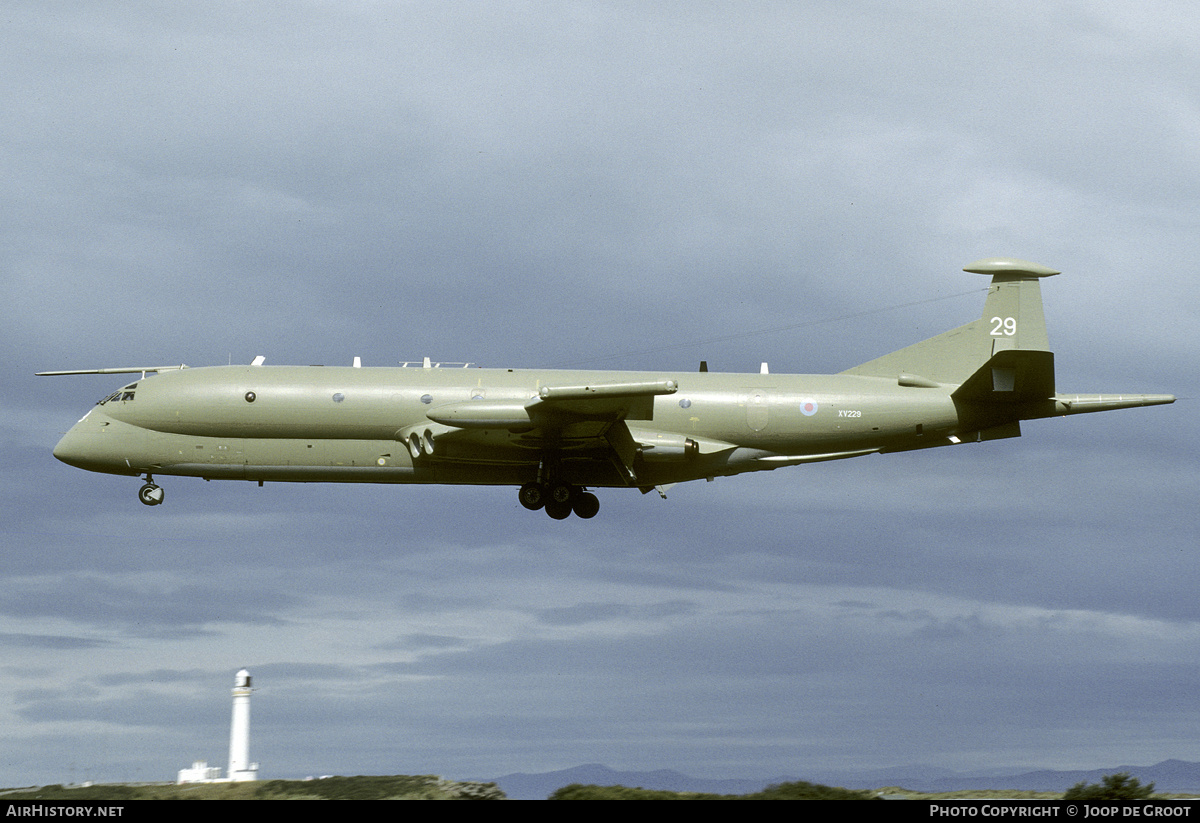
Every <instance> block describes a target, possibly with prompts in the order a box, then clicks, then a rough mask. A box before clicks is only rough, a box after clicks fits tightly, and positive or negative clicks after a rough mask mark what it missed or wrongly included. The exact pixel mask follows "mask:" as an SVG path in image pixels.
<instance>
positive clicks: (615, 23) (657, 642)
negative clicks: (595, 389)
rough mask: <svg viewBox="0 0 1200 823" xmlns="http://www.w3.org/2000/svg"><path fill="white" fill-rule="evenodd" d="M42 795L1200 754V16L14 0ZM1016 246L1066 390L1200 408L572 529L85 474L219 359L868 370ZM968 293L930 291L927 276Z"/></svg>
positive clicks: (19, 504) (1080, 424)
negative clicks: (147, 490) (136, 389)
mask: <svg viewBox="0 0 1200 823" xmlns="http://www.w3.org/2000/svg"><path fill="white" fill-rule="evenodd" d="M0 42H2V43H3V47H2V48H0V106H2V109H3V111H4V116H3V118H0V174H2V178H3V180H4V185H3V186H2V187H0V215H2V217H0V287H2V292H0V299H2V301H3V302H2V305H3V308H2V311H3V318H4V322H3V323H0V340H2V341H3V346H2V348H0V357H2V358H3V369H4V375H5V378H4V381H5V382H4V388H5V391H4V392H3V393H2V394H0V407H2V408H0V411H2V413H3V416H4V419H5V420H6V421H7V425H6V426H5V427H4V430H3V432H2V433H0V449H2V454H3V460H4V463H5V465H6V467H7V470H6V471H5V472H4V473H3V475H2V476H0V489H3V492H2V494H0V504H2V505H3V511H2V519H0V534H2V535H3V545H4V562H3V564H2V571H0V727H3V728H4V730H5V733H4V734H3V735H2V736H0V785H4V786H13V785H24V784H30V783H50V782H60V781H67V780H81V779H94V780H126V779H141V780H165V779H173V778H174V776H175V772H176V771H177V770H178V769H180V768H182V767H185V766H189V765H190V764H191V762H192V761H193V760H208V761H209V762H210V763H214V764H218V765H221V766H224V765H225V763H226V758H227V753H228V722H229V689H230V688H231V687H232V686H233V676H234V673H235V672H236V671H237V669H238V668H240V667H243V666H245V667H248V668H249V669H250V671H251V672H252V674H253V675H254V677H255V685H256V686H257V687H258V690H257V691H256V692H255V695H254V698H253V731H252V741H251V757H252V759H254V760H257V761H259V762H261V764H262V774H263V776H265V777H300V776H304V775H308V774H328V773H341V774H359V773H365V774H395V773H413V774H424V773H436V774H442V775H445V776H447V777H451V778H470V777H489V776H497V775H501V774H505V773H509V772H515V771H525V772H534V771H548V770H554V769H561V768H565V767H569V766H573V765H577V764H581V763H589V762H602V763H605V764H607V765H609V766H612V767H614V768H619V769H654V768H671V769H676V770H679V771H682V772H685V773H689V774H693V775H698V776H705V777H760V778H769V777H773V776H776V775H780V774H791V775H797V776H801V777H802V776H803V775H804V774H805V773H806V772H813V771H816V770H825V769H829V768H864V769H865V768H874V767H882V766H889V765H894V764H900V763H928V764H931V765H937V766H945V767H949V768H953V769H960V770H966V769H973V768H983V767H989V766H998V765H1014V766H1031V767H1032V766H1044V767H1049V768H1099V767H1105V766H1113V765H1118V764H1149V763H1153V762H1156V761H1159V760H1162V759H1165V758H1172V757H1175V758H1182V759H1185V760H1194V761H1200V702H1198V700H1197V696H1198V689H1197V684H1198V683H1200V600H1198V598H1197V590H1198V589H1200V553H1198V551H1197V550H1198V548H1200V546H1198V545H1197V544H1198V542H1200V541H1198V540H1197V516H1196V507H1197V497H1198V494H1197V493H1198V492H1200V478H1198V473H1197V460H1198V458H1200V427H1198V426H1197V419H1196V415H1195V412H1194V408H1193V406H1192V402H1193V398H1195V397H1196V396H1197V383H1198V378H1197V374H1196V360H1197V350H1198V346H1197V343H1198V340H1200V330H1198V328H1197V321H1196V318H1197V317H1200V299H1198V298H1197V293H1198V291H1197V286H1196V277H1197V272H1196V261H1197V260H1200V54H1198V53H1197V50H1196V43H1197V42H1200V15H1197V13H1196V10H1195V7H1194V4H1192V3H1185V2H1155V1H1154V0H1138V2H1136V3H1134V2H1128V3H1106V4H1098V3H1090V2H1082V0H1080V2H1053V1H1051V2H1046V3H1038V4H1029V3H1018V2H1000V3H995V2H979V3H969V4H968V3H960V2H938V1H937V0H926V2H922V3H919V4H911V3H901V4H897V3H891V2H837V3H833V2H757V3H756V2H738V3H709V2H659V3H650V2H645V3H634V2H600V1H599V0H596V1H595V2H586V1H585V0H579V2H544V3H522V2H511V1H508V2H498V3H488V2H461V3H444V2H398V1H395V2H389V1H388V0H377V1H376V2H353V1H351V2H337V3H334V2H315V1H313V2H300V1H299V0H298V1H297V2H289V3H248V2H220V1H219V0H218V1H217V2H209V3H202V4H182V3H174V2H162V3H155V2H129V0H121V1H120V2H96V0H88V2H59V3H51V4H46V3H42V2H36V3H35V2H0ZM996 255H1012V256H1016V257H1021V258H1025V259H1029V260H1034V261H1036V262H1038V263H1042V264H1045V265H1049V266H1052V267H1054V268H1057V269H1061V270H1062V272H1063V274H1062V276H1060V277H1055V278H1053V279H1051V280H1048V281H1045V283H1044V288H1043V296H1044V300H1045V306H1046V315H1047V320H1048V324H1049V333H1050V340H1051V344H1052V347H1053V348H1054V349H1055V351H1056V365H1057V376H1058V387H1059V389H1060V390H1063V391H1082V392H1101V391H1105V392H1108V391H1112V392H1121V391H1124V392H1147V393H1174V394H1176V395H1178V396H1179V397H1180V398H1181V400H1180V402H1178V403H1176V404H1175V405H1173V406H1163V407H1156V408H1151V409H1139V410H1131V411H1119V412H1110V413H1106V414H1099V415H1092V416H1087V417H1073V418H1069V419H1062V420H1058V419H1055V420H1046V421H1037V422H1033V423H1026V424H1025V425H1024V427H1023V431H1024V437H1022V438H1021V439H1019V440H1006V441H999V442H992V443H986V444H979V445H971V446H962V447H958V448H952V449H940V450H933V451H928V452H924V453H911V454H899V455H889V456H884V457H880V456H871V457H865V458H861V459H858V460H849V461H841V462H836V463H824V464H814V465H811V466H807V467H798V468H790V469H783V470H780V471H777V472H772V473H764V474H761V475H752V476H746V477H741V478H732V479H721V480H718V481H716V482H714V483H711V484H710V483H695V484H684V485H681V486H678V487H676V488H674V489H672V490H671V492H670V494H669V499H668V500H666V501H663V500H661V499H659V497H658V495H656V494H650V495H646V496H642V495H639V494H638V493H636V492H623V491H619V490H602V491H601V492H600V497H601V500H602V504H603V508H602V511H601V513H600V515H599V516H598V517H597V518H595V519H594V520H590V521H583V520H580V519H578V518H572V519H570V520H567V521H563V522H556V521H553V520H551V519H550V518H548V517H546V516H545V515H543V514H536V513H530V512H527V511H526V510H524V509H523V508H521V507H520V506H519V504H518V502H517V498H516V493H515V490H514V489H511V488H470V487H468V488H455V487H436V486H426V487H403V486H395V487H387V486H342V485H288V484H268V485H266V486H265V487H263V488H258V487H257V486H256V485H254V484H250V483H236V482H224V483H223V482H213V483H205V482H203V481H201V480H198V479H190V478H162V482H163V485H164V487H165V489H166V492H167V500H166V505H163V506H161V507H157V508H153V509H151V508H147V507H145V506H142V505H141V504H139V503H138V501H137V499H136V494H135V493H136V490H137V487H138V485H139V481H137V480H135V479H132V478H119V477H112V476H106V475H95V474H89V473H86V472H81V471H78V470H76V469H72V468H69V467H67V466H65V465H63V464H61V463H58V462H57V461H56V460H54V458H53V457H52V456H51V453H50V450H51V448H52V447H53V446H54V444H55V442H56V441H57V439H58V438H59V437H60V436H61V435H62V433H63V432H64V431H65V430H66V429H67V428H69V427H70V426H71V425H72V424H73V423H74V422H75V421H76V420H77V419H78V418H79V417H80V416H81V415H82V414H83V413H84V412H85V411H87V409H88V408H89V407H90V406H91V405H92V404H93V403H94V402H95V401H96V400H97V399H99V398H100V397H103V396H104V395H106V394H108V393H109V392H111V391H112V390H114V389H115V388H117V387H119V386H121V385H123V384H124V383H125V382H127V381H126V379H125V378H124V377H121V376H116V377H113V376H109V377H96V376H85V377H70V378H53V379H52V378H37V377H34V376H33V373H34V372H35V371H40V370H45V369H65V368H95V367H105V366H130V365H145V364H167V363H180V362H185V363H188V364H190V365H193V366H201V365H218V364H224V363H227V362H231V361H232V362H235V363H248V362H249V361H250V360H251V359H252V358H253V357H254V356H256V355H260V354H261V355H265V356H266V357H267V362H268V363H275V364H284V363H294V364H309V363H325V364H346V365H348V364H349V363H350V361H351V359H352V358H353V357H354V356H361V357H362V358H363V362H364V364H366V365H388V364H393V363H396V362H397V361H401V360H413V359H419V358H421V357H423V356H426V355H428V356H431V357H433V358H434V359H442V360H467V361H472V362H475V363H478V364H480V365H483V366H496V367H530V368H536V367H545V366H555V367H565V366H580V367H588V368H594V367H599V368H637V369H656V368H662V369H687V370H692V369H694V368H696V365H697V364H698V362H699V361H700V360H701V359H707V360H708V361H709V363H710V365H711V367H712V368H713V369H714V370H722V371H747V372H753V371H757V370H758V365H759V363H760V362H761V361H769V362H770V364H771V370H772V371H773V372H801V373H805V372H836V371H840V370H842V369H845V368H849V367H850V366H853V365H855V364H857V363H860V362H863V361H866V360H870V359H872V358H874V357H876V356H878V355H880V354H883V353H885V352H888V351H891V350H893V349H897V348H900V347H902V346H904V345H907V344H909V343H912V342H915V341H916V340H920V339H923V338H925V337H928V336H931V335H933V334H936V333H938V332H941V331H943V330H946V329H949V328H951V327H954V326H957V325H960V324H962V323H965V322H967V321H969V320H972V319H974V318H976V317H978V316H979V313H980V310H981V307H982V302H983V295H984V291H983V290H984V288H985V287H986V285H987V281H986V279H985V278H982V277H980V276H979V275H973V274H964V273H963V272H962V271H960V270H961V269H962V267H963V266H965V265H967V264H968V263H970V262H972V261H974V260H976V259H978V258H981V257H988V256H996ZM912 304H917V305H912Z"/></svg>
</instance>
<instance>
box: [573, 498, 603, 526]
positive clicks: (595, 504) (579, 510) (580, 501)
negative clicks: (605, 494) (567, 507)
mask: <svg viewBox="0 0 1200 823" xmlns="http://www.w3.org/2000/svg"><path fill="white" fill-rule="evenodd" d="M571 507H572V508H573V509H574V510H575V515H576V516H577V517H582V518H583V519H584V520H588V519H590V518H593V517H595V516H596V513H597V512H598V511H600V498H598V497H596V495H594V494H592V493H591V492H581V493H580V494H579V495H578V496H577V497H576V498H575V500H574V502H573V503H572V504H571Z"/></svg>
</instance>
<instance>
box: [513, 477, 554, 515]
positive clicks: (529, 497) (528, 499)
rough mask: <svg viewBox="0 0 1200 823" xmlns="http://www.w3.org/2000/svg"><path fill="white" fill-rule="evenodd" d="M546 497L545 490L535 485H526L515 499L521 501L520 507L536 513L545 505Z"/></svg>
mask: <svg viewBox="0 0 1200 823" xmlns="http://www.w3.org/2000/svg"><path fill="white" fill-rule="evenodd" d="M546 497H547V495H546V490H545V489H544V488H543V487H542V486H539V485H538V484H537V483H526V484H525V485H524V486H522V487H521V490H520V491H519V492H517V499H518V500H520V501H521V505H522V506H524V507H525V508H527V509H529V510H530V511H537V510H538V509H540V508H541V507H542V506H544V505H546Z"/></svg>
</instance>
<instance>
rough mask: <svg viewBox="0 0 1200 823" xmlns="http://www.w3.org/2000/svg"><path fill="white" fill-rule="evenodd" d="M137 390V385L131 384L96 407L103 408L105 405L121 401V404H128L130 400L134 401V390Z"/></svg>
mask: <svg viewBox="0 0 1200 823" xmlns="http://www.w3.org/2000/svg"><path fill="white" fill-rule="evenodd" d="M136 388H137V383H130V384H129V385H128V386H126V387H125V388H123V389H121V390H120V391H115V392H113V393H112V394H110V395H109V396H108V397H106V398H104V399H103V400H101V401H99V402H98V403H96V405H97V406H103V405H104V404H105V403H108V402H111V401H114V400H120V401H121V402H126V401H128V400H132V399H133V390H134V389H136Z"/></svg>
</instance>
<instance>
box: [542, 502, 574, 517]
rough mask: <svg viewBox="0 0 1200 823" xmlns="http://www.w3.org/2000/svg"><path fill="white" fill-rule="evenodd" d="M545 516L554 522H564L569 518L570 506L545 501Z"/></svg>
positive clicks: (568, 504)
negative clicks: (548, 516) (551, 518)
mask: <svg viewBox="0 0 1200 823" xmlns="http://www.w3.org/2000/svg"><path fill="white" fill-rule="evenodd" d="M546 514H548V515H550V516H551V517H553V518H554V519H555V520H566V519H567V518H568V517H570V516H571V504H570V503H559V502H558V501H557V500H547V501H546Z"/></svg>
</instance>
